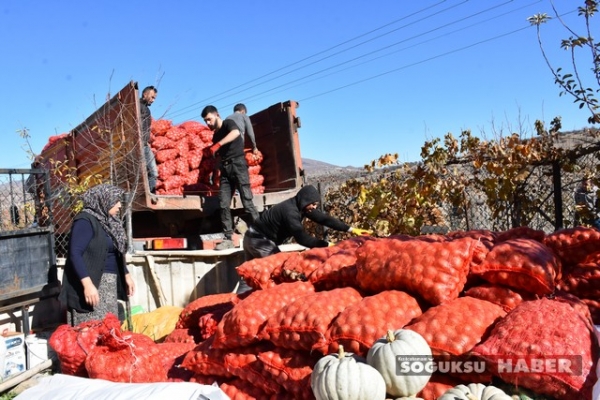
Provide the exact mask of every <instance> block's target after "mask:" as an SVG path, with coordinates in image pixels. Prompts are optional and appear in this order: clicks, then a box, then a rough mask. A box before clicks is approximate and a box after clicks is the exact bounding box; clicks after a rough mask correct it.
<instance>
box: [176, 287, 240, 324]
mask: <svg viewBox="0 0 600 400" xmlns="http://www.w3.org/2000/svg"><path fill="white" fill-rule="evenodd" d="M239 300H240V299H239V297H238V295H237V294H236V293H218V294H209V295H206V296H202V297H200V298H198V299H196V300H194V301H192V302H191V303H189V304H188V305H187V306H185V308H184V309H183V310H182V311H181V314H179V320H178V321H177V324H176V325H175V328H191V327H198V321H199V319H200V317H201V316H202V315H204V314H206V313H208V312H210V311H212V310H214V309H217V308H221V307H223V306H225V305H232V306H233V305H234V304H237V303H238V302H239Z"/></svg>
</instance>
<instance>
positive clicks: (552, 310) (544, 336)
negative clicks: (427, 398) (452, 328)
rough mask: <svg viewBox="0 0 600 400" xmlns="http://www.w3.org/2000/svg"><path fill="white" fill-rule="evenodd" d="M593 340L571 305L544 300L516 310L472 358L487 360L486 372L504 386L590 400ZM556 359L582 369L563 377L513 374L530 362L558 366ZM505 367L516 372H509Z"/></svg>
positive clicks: (526, 303) (547, 372)
mask: <svg viewBox="0 0 600 400" xmlns="http://www.w3.org/2000/svg"><path fill="white" fill-rule="evenodd" d="M593 335H594V332H593V330H592V328H591V327H590V326H589V321H586V320H585V318H582V316H581V315H580V314H579V313H578V312H577V311H575V309H574V308H573V307H572V306H571V305H569V304H568V303H566V302H562V301H556V300H551V299H546V298H542V299H540V300H533V301H524V302H523V303H521V304H519V305H518V306H517V308H515V309H514V310H513V311H511V312H510V313H509V314H507V315H506V317H504V319H502V320H501V321H499V322H498V323H497V324H496V325H495V326H494V328H493V330H492V332H491V334H490V335H489V336H488V338H487V339H486V340H485V341H484V342H483V343H481V344H479V345H477V346H475V348H474V349H473V351H472V354H474V355H475V356H477V357H479V358H481V359H483V360H485V361H486V362H487V365H488V369H490V370H491V371H492V373H494V375H497V376H498V377H500V378H501V379H502V380H503V381H505V382H508V383H511V384H513V385H516V386H523V387H525V388H528V389H531V390H532V391H533V392H535V393H537V394H540V395H542V394H545V395H549V396H553V397H555V398H557V399H565V400H570V399H572V400H575V399H585V398H590V397H591V386H592V385H593V383H594V382H595V380H596V376H595V372H594V371H593V368H594V367H595V366H594V361H595V360H597V358H598V347H597V346H598V345H597V341H596V340H595V338H594V337H593ZM559 357H560V358H563V359H564V358H567V357H571V358H572V359H574V360H577V359H579V360H581V365H580V367H581V368H579V367H577V366H576V364H578V362H577V363H575V362H574V363H573V364H572V371H571V372H567V373H564V372H561V371H560V370H558V369H557V368H556V367H555V368H554V369H555V370H554V371H552V369H551V368H548V369H546V368H541V369H539V368H538V369H537V370H536V369H533V367H532V368H531V369H530V370H529V371H527V370H523V369H522V368H521V369H519V368H516V367H517V366H518V365H522V363H523V362H527V360H531V359H535V360H549V362H555V363H557V358H559ZM499 360H500V361H501V363H500V362H499ZM520 360H522V361H520ZM509 363H510V365H513V366H515V370H511V369H508V368H507V366H508V365H509ZM527 365H530V364H527ZM555 365H556V364H555Z"/></svg>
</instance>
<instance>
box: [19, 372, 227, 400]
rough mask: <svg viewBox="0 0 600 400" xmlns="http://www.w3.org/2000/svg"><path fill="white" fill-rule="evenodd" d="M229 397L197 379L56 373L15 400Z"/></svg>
mask: <svg viewBox="0 0 600 400" xmlns="http://www.w3.org/2000/svg"><path fill="white" fill-rule="evenodd" d="M17 399H18V400H56V399H60V400H132V399H148V400H165V399H167V400H175V399H177V400H230V399H229V397H228V396H227V395H226V394H225V393H223V391H222V390H221V389H219V387H218V386H211V385H200V384H198V383H194V382H158V383H117V382H110V381H106V380H103V379H89V378H80V377H76V376H70V375H63V374H56V375H52V376H48V377H44V378H42V379H40V380H39V383H38V384H37V385H35V386H33V387H31V388H29V389H27V390H25V391H23V393H21V394H20V395H18V396H17V397H15V400H17Z"/></svg>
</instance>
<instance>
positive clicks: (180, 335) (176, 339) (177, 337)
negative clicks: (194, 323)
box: [163, 328, 200, 343]
mask: <svg viewBox="0 0 600 400" xmlns="http://www.w3.org/2000/svg"><path fill="white" fill-rule="evenodd" d="M196 342H198V343H199V342H200V340H196V339H195V337H194V334H193V333H192V330H191V329H188V328H175V329H173V331H172V332H171V333H169V334H168V335H167V336H166V337H165V339H164V340H163V343H196Z"/></svg>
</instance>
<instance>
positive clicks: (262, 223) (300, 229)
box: [244, 185, 371, 261]
mask: <svg viewBox="0 0 600 400" xmlns="http://www.w3.org/2000/svg"><path fill="white" fill-rule="evenodd" d="M320 200H321V196H320V195H319V192H318V191H317V189H316V188H315V187H314V186H310V185H308V186H305V187H303V188H302V189H300V191H299V192H298V193H297V194H296V196H294V197H292V198H291V199H287V200H284V201H282V202H281V203H279V204H276V205H274V206H273V207H271V208H269V209H268V210H266V211H264V212H263V213H262V214H261V215H260V217H259V218H258V219H257V220H256V221H254V223H253V224H252V225H250V227H249V228H248V231H247V232H246V234H245V235H244V255H245V257H246V261H248V260H252V259H253V258H262V257H266V256H269V255H271V254H275V253H279V251H280V250H279V247H278V246H279V245H280V244H282V243H283V242H284V241H286V240H287V239H289V238H292V237H293V238H294V239H295V240H296V242H297V243H298V244H300V245H302V246H305V247H309V248H313V247H327V246H329V245H330V243H328V242H326V241H325V240H321V239H317V238H316V237H314V236H311V235H310V234H309V233H308V232H306V230H305V229H304V226H303V225H302V220H303V219H304V217H306V218H308V219H310V220H312V221H314V222H316V223H318V224H320V225H324V226H326V227H328V228H331V229H335V230H337V231H342V232H350V233H352V234H354V235H368V234H370V233H371V232H370V231H368V230H365V229H358V228H353V227H351V226H349V225H346V224H345V223H344V222H342V221H340V220H339V219H337V218H334V217H332V216H330V215H329V214H326V213H324V212H322V211H320V210H318V209H317V206H318V204H319V201H320Z"/></svg>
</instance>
